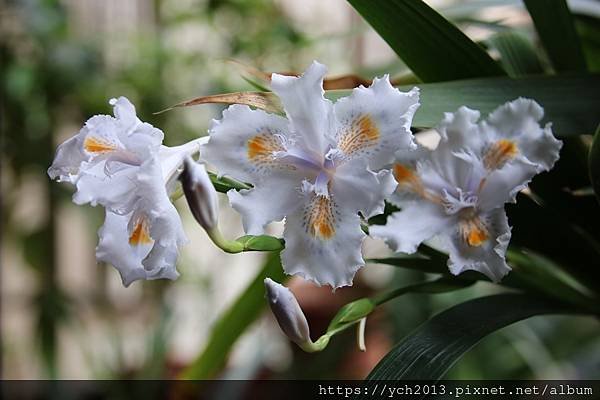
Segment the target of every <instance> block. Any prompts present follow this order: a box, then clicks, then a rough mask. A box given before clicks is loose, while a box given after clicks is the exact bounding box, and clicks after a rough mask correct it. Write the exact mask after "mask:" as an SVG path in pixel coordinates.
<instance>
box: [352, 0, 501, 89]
mask: <svg viewBox="0 0 600 400" xmlns="http://www.w3.org/2000/svg"><path fill="white" fill-rule="evenodd" d="M348 1H349V2H350V4H351V5H352V6H353V7H354V8H355V9H356V11H358V13H359V14H360V15H362V17H363V18H364V19H365V20H366V21H367V22H368V23H369V24H370V25H371V26H372V27H373V28H374V29H375V30H376V31H377V32H378V33H379V35H381V37H382V38H383V39H384V40H385V41H386V42H387V43H388V44H389V45H390V47H391V48H392V49H393V50H394V51H395V52H396V54H398V56H399V57H400V58H401V59H402V61H404V62H405V63H406V65H407V66H408V67H409V68H410V69H411V70H412V71H413V72H414V73H415V75H417V76H418V77H419V78H420V79H421V80H423V81H424V82H438V81H449V80H455V79H464V78H474V77H483V76H497V75H505V73H504V71H503V70H502V68H501V67H500V66H499V65H498V64H497V63H496V62H495V61H494V60H493V59H492V58H491V57H490V56H489V55H488V54H487V53H486V52H485V50H484V49H483V48H481V47H480V46H479V45H477V44H476V43H474V42H473V41H472V40H471V39H469V38H468V37H467V36H466V35H465V34H464V33H462V31H461V30H460V29H458V28H457V27H456V26H455V25H453V24H452V23H450V22H449V21H448V20H446V19H445V18H444V17H443V16H441V15H440V14H438V13H437V12H436V11H435V10H434V9H432V8H431V7H429V6H428V5H427V4H425V3H424V2H423V1H421V0H413V1H405V0H386V1H375V2H374V1H371V0H348Z"/></svg>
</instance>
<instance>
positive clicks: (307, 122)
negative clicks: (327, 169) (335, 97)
mask: <svg viewBox="0 0 600 400" xmlns="http://www.w3.org/2000/svg"><path fill="white" fill-rule="evenodd" d="M326 73H327V68H326V67H325V66H324V65H323V64H319V63H318V62H316V61H313V63H312V64H311V65H310V66H309V67H308V68H307V69H306V71H305V72H304V74H302V76H299V77H296V76H284V75H279V74H272V76H271V88H272V90H273V92H274V93H275V94H276V95H277V96H279V98H280V99H281V102H282V103H283V108H284V109H285V112H286V114H287V116H288V119H289V120H290V124H291V131H292V133H293V135H294V139H295V140H297V141H298V142H299V143H302V147H303V148H305V149H309V150H312V151H314V152H317V153H319V154H322V153H323V152H324V151H325V149H326V147H327V145H329V144H330V143H328V140H327V139H328V137H327V135H332V134H333V132H334V129H335V118H334V115H333V106H332V104H331V102H330V101H329V100H327V99H325V97H324V93H325V92H324V90H323V78H324V76H325V74H326Z"/></svg>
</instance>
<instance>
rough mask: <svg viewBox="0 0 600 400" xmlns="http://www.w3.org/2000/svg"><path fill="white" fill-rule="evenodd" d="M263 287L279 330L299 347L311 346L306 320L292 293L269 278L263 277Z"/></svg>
mask: <svg viewBox="0 0 600 400" xmlns="http://www.w3.org/2000/svg"><path fill="white" fill-rule="evenodd" d="M265 287H266V289H267V300H268V301H269V305H270V306H271V310H272V311H273V314H274V315H275V318H276V319H277V322H278V323H279V326H280V327H281V330H282V331H283V332H284V333H285V334H286V335H287V337H288V338H290V340H292V341H293V342H295V343H296V344H298V345H299V346H300V347H302V348H305V347H307V346H312V342H311V340H310V329H309V327H308V322H307V321H306V317H305V316H304V313H303V312H302V309H301V308H300V305H299V304H298V301H297V300H296V297H294V294H293V293H292V292H291V291H290V289H288V288H286V287H285V286H283V285H280V284H279V283H277V282H274V281H273V280H271V279H269V278H266V279H265Z"/></svg>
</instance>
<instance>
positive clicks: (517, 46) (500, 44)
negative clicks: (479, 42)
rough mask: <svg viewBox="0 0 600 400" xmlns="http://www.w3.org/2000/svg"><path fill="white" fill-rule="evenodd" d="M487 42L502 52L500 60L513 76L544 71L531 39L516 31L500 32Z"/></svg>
mask: <svg viewBox="0 0 600 400" xmlns="http://www.w3.org/2000/svg"><path fill="white" fill-rule="evenodd" d="M487 43H488V44H489V46H490V47H491V48H493V49H496V50H497V51H498V53H500V62H501V64H502V66H503V67H504V69H505V70H506V72H508V75H510V76H512V77H516V76H522V75H532V74H537V73H541V72H543V70H542V65H541V64H540V61H539V59H538V56H537V54H536V52H535V48H534V47H533V45H532V44H531V43H530V42H529V39H527V37H526V36H525V35H523V34H522V33H519V32H516V31H506V32H500V33H497V34H495V35H493V36H491V37H490V38H489V39H487Z"/></svg>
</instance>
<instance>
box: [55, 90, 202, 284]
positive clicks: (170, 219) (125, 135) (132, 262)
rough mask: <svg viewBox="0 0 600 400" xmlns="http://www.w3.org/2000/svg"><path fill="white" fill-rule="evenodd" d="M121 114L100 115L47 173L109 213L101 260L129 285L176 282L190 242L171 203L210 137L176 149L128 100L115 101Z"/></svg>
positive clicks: (77, 200) (70, 142) (64, 145)
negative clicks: (184, 169)
mask: <svg viewBox="0 0 600 400" xmlns="http://www.w3.org/2000/svg"><path fill="white" fill-rule="evenodd" d="M110 104H111V105H113V106H114V114H115V117H111V116H108V115H96V116H93V117H92V118H90V119H89V120H88V121H87V122H86V123H85V126H84V127H83V128H82V129H81V130H80V131H79V133H77V134H76V135H75V136H73V137H72V138H70V139H68V140H67V141H65V142H64V143H62V144H61V145H60V146H58V149H57V151H56V156H55V159H54V162H53V163H52V166H51V167H50V168H49V169H48V175H49V176H50V177H51V178H52V179H58V180H59V181H62V182H68V183H71V184H73V185H74V186H75V187H76V188H77V191H76V193H75V194H74V195H73V201H74V202H75V203H76V204H85V203H90V204H91V205H93V206H95V205H98V204H99V205H102V206H104V207H105V208H106V219H105V223H104V226H103V227H102V228H101V229H100V231H99V236H100V242H99V244H98V247H97V249H96V257H97V259H98V260H100V261H105V262H108V263H110V264H112V265H114V266H115V268H117V270H118V271H119V273H120V274H121V278H122V280H123V284H124V285H125V286H128V285H129V284H131V282H133V281H135V280H137V279H159V278H167V279H175V278H176V277H177V276H178V273H177V270H176V268H175V263H176V260H177V255H178V248H179V246H181V245H182V244H183V243H185V241H186V238H185V234H184V233H183V229H182V226H181V220H180V218H179V214H178V213H177V210H176V209H175V207H174V206H173V204H172V203H171V201H170V199H169V195H170V192H171V191H172V190H173V187H174V183H175V181H176V177H177V175H178V172H179V170H180V168H181V165H182V163H183V160H184V159H185V157H187V156H189V155H190V154H193V153H195V152H197V151H198V150H199V147H200V144H201V143H202V142H203V141H204V142H205V141H206V139H197V140H194V141H191V142H189V143H186V144H184V145H181V146H177V147H167V146H163V145H162V140H163V137H164V134H163V132H162V131H160V130H159V129H157V128H154V127H153V126H152V125H150V124H148V123H144V122H142V121H140V120H139V119H138V118H137V116H136V112H135V108H134V106H133V105H132V104H131V103H130V102H129V100H127V99H126V98H125V97H120V98H118V99H111V100H110Z"/></svg>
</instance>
